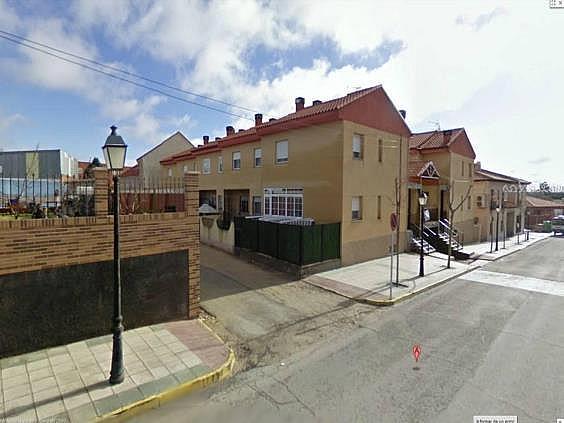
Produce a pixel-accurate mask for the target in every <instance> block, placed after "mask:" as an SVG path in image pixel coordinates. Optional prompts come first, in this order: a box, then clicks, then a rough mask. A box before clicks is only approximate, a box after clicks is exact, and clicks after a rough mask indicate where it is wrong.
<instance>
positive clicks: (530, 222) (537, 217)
mask: <svg viewBox="0 0 564 423" xmlns="http://www.w3.org/2000/svg"><path fill="white" fill-rule="evenodd" d="M561 214H564V203H557V202H556V201H552V200H547V199H544V198H538V197H532V196H530V195H529V196H528V197H527V216H526V220H525V226H526V227H527V228H529V229H535V228H536V227H537V226H538V225H542V223H543V222H544V221H545V220H551V219H552V218H553V217H554V216H559V215H561Z"/></svg>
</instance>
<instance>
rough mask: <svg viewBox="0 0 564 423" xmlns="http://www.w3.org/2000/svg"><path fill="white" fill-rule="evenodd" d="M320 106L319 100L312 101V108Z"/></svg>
mask: <svg viewBox="0 0 564 423" xmlns="http://www.w3.org/2000/svg"><path fill="white" fill-rule="evenodd" d="M320 104H321V100H313V104H312V105H313V106H319V105H320Z"/></svg>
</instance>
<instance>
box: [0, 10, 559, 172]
mask: <svg viewBox="0 0 564 423" xmlns="http://www.w3.org/2000/svg"><path fill="white" fill-rule="evenodd" d="M1 5H2V0H0V6H1ZM71 9H72V11H73V16H74V23H75V24H76V25H77V27H78V28H81V31H84V32H85V33H89V31H94V30H98V29H102V30H103V31H104V33H105V35H106V37H107V39H108V40H109V41H111V42H112V43H113V44H114V45H115V46H117V47H118V48H121V49H123V51H127V50H131V51H135V52H139V53H141V54H150V55H151V56H152V57H153V58H154V59H155V60H157V61H159V62H161V63H165V64H168V65H170V66H172V67H174V69H175V70H176V72H177V75H178V79H179V81H181V83H182V84H183V87H184V88H186V89H189V90H194V91H198V92H202V93H204V94H207V95H210V96H214V97H217V98H220V99H223V100H225V101H229V102H234V103H237V104H240V105H244V106H247V107H250V108H252V109H256V110H259V111H261V112H263V114H264V115H265V118H268V117H270V116H278V115H282V114H284V113H287V112H289V111H291V110H292V109H293V107H294V106H293V99H294V97H296V96H298V95H301V96H304V97H306V99H307V101H308V103H309V102H310V101H311V100H313V99H315V98H319V99H321V100H326V99H329V98H332V97H334V96H338V95H342V94H345V93H346V92H349V91H352V90H354V89H355V87H357V86H363V87H364V86H369V85H374V84H378V83H382V84H383V85H384V87H385V88H386V91H387V92H388V93H389V94H390V96H391V98H392V100H393V101H394V102H395V104H396V105H397V106H398V107H401V108H405V109H407V111H408V121H409V122H410V124H411V125H412V127H413V128H414V129H429V128H432V127H433V126H432V125H431V124H430V123H429V121H430V120H439V121H440V123H441V126H442V127H448V126H451V125H452V126H465V127H466V128H467V129H468V132H469V134H470V136H471V138H472V141H473V143H474V145H475V147H476V150H477V153H478V155H479V159H481V160H482V161H483V162H484V163H487V164H488V167H491V168H493V169H494V170H496V169H497V170H500V171H506V172H507V171H510V170H517V171H518V172H523V176H524V177H527V172H529V170H528V169H529V168H530V167H531V165H530V164H529V163H527V161H528V160H530V157H528V156H529V154H528V151H529V149H530V147H531V145H532V144H534V145H535V147H538V148H541V146H542V149H544V150H546V151H551V150H556V149H559V148H560V145H559V141H558V140H557V139H556V138H557V137H556V136H555V134H558V133H559V132H560V131H559V128H557V127H556V126H555V125H556V124H557V123H558V122H559V121H560V119H561V118H560V117H561V116H562V114H563V113H564V110H563V107H564V106H563V103H562V102H561V99H562V98H564V84H563V83H562V80H561V78H560V76H561V75H563V74H564V56H562V55H560V54H558V40H561V39H562V37H563V36H564V27H563V25H562V19H561V18H562V16H561V14H560V13H558V11H555V10H551V9H549V7H548V4H547V2H528V1H514V2H510V3H507V2H502V1H500V0H496V1H486V0H477V1H466V2H440V3H429V2H413V1H409V0H405V1H393V2H392V1H379V2H374V1H369V0H367V1H361V0H357V1H350V2H344V1H322V0H311V1H307V2H306V1H303V0H288V1H284V2H265V1H258V0H257V1H253V0H244V1H234V0H231V1H230V0H222V1H213V0H212V1H209V2H207V1H197V0H194V1H188V2H187V1H182V0H169V1H166V2H158V1H148V0H140V1H133V0H127V1H126V0H124V1H120V2H117V3H115V2H113V1H109V0H99V1H96V2H94V1H90V0H83V1H76V2H75V3H74V4H73V6H72V8H71ZM0 10H2V9H0ZM0 16H1V12H0ZM50 25H55V24H53V23H51V24H50ZM43 26H45V25H43ZM40 27H41V25H40ZM45 31H46V30H45V29H43V32H42V33H41V34H40V35H45ZM50 31H51V30H48V31H47V32H50ZM52 32H53V34H47V35H52V38H51V41H52V42H53V43H62V45H63V46H66V47H68V48H69V49H71V48H72V49H73V50H74V49H75V48H76V49H78V50H79V51H80V52H85V53H88V54H91V55H95V56H99V52H97V51H95V50H93V49H92V47H91V46H89V45H88V44H85V43H84V42H83V38H81V37H78V36H76V35H75V36H74V37H73V35H72V34H69V33H68V32H65V31H64V30H61V29H57V28H56V27H55V28H54V30H52ZM57 34H59V35H60V36H62V39H57V38H54V36H55V35H57ZM314 40H317V41H319V40H325V41H329V42H330V43H333V45H334V46H336V49H337V52H338V54H340V55H341V57H340V58H339V59H340V60H342V59H343V58H344V57H349V55H357V56H362V57H366V56H370V55H371V54H376V53H377V52H378V51H377V49H378V47H379V46H381V45H382V44H383V43H385V42H387V41H389V40H394V41H395V40H398V41H401V42H402V45H403V47H404V48H403V49H402V50H401V51H400V52H398V53H397V54H396V55H394V56H392V57H391V58H390V60H389V61H388V62H387V63H385V64H384V65H383V66H381V67H378V68H375V67H370V66H358V65H345V66H335V62H332V59H334V58H327V57H323V56H322V55H321V54H320V53H318V52H316V51H314V50H311V51H310V52H309V54H310V55H311V58H312V59H314V60H313V62H312V64H311V65H309V66H302V67H295V68H293V69H290V70H288V71H287V72H285V73H284V74H279V75H277V76H275V77H271V78H266V77H264V76H261V77H259V80H256V76H254V75H264V72H262V70H263V69H266V68H269V69H277V68H276V66H275V65H276V64H275V63H262V64H259V66H261V68H258V69H257V68H256V67H255V66H256V65H257V64H256V63H251V62H250V58H251V57H253V54H252V53H253V52H256V51H259V50H261V49H264V50H266V51H267V52H271V53H272V52H276V53H277V55H276V56H277V59H276V60H278V61H279V59H278V57H282V59H283V61H284V63H285V64H287V63H288V58H289V57H291V55H286V54H285V53H286V52H290V51H291V49H296V48H302V47H307V46H308V45H309V43H311V42H312V41H314ZM75 51H76V50H75ZM302 52H303V50H302ZM30 60H31V59H30ZM44 60H46V59H44ZM46 63H47V62H38V61H35V62H34V63H33V64H34V66H35V67H36V68H37V69H40V68H41V67H42V65H45V64H46ZM49 67H50V68H51V64H49ZM52 69H58V68H57V67H56V66H55V65H53V67H52ZM278 69H284V68H280V67H278ZM60 72H61V73H59V71H58V70H57V71H56V73H55V75H41V74H38V73H34V74H32V76H33V78H34V79H36V80H39V81H40V82H41V83H42V84H45V85H47V86H52V87H57V86H63V87H62V88H61V89H68V90H74V91H76V92H78V93H81V95H84V96H87V97H88V98H90V99H91V100H92V101H95V102H97V104H100V107H101V109H102V110H103V112H104V111H106V112H107V113H108V114H113V115H115V116H120V113H121V116H123V118H124V119H129V121H130V122H129V124H131V125H135V126H137V131H138V132H139V134H141V133H144V134H149V133H153V135H155V134H156V133H158V132H159V129H158V123H159V121H158V120H156V118H155V116H154V113H152V111H153V107H155V106H152V105H151V104H150V102H149V103H148V102H147V101H144V100H139V99H137V97H136V96H135V95H133V91H132V90H129V91H128V89H125V88H123V87H122V84H114V85H112V84H111V83H109V82H107V81H104V82H102V81H101V80H98V79H86V80H85V79H84V78H83V79H82V80H79V79H77V77H76V74H80V75H84V72H83V71H70V70H60ZM75 73H76V74H75ZM58 75H64V78H59V77H57V76H58ZM251 75H253V76H251ZM559 78H560V79H559ZM62 79H64V80H62ZM118 85H119V90H118V93H119V95H118V96H117V97H118V100H116V103H115V104H112V103H110V104H107V103H106V101H107V96H106V95H105V94H106V92H107V88H108V87H110V86H111V87H112V88H116V87H118ZM92 86H96V87H102V88H100V89H99V91H98V92H96V93H94V94H92V93H90V92H89V90H88V89H87V87H92ZM120 90H123V91H120ZM218 120H219V119H218ZM161 122H162V120H161ZM231 123H235V124H236V125H237V126H238V127H248V126H250V125H251V122H247V121H237V120H234V121H233V122H231ZM181 124H182V123H181V122H179V123H178V125H181ZM218 126H221V125H214V128H217V127H218ZM214 130H215V129H213V128H210V130H209V132H210V133H212V132H213V131H214ZM215 131H216V132H218V131H217V130H215ZM204 132H208V131H204ZM213 135H216V133H213ZM219 135H223V130H221V131H219ZM540 155H541V154H539V155H535V157H538V156H540ZM539 167H540V165H536V168H535V169H531V170H530V175H533V174H535V173H539V174H540V175H541V177H542V178H544V179H552V180H554V181H555V182H557V181H560V182H564V181H562V175H561V172H559V169H558V168H557V166H556V163H553V162H548V163H543V164H542V168H540V169H539Z"/></svg>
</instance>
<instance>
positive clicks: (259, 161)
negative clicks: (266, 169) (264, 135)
mask: <svg viewBox="0 0 564 423" xmlns="http://www.w3.org/2000/svg"><path fill="white" fill-rule="evenodd" d="M254 163H255V167H261V166H262V148H255V162H254Z"/></svg>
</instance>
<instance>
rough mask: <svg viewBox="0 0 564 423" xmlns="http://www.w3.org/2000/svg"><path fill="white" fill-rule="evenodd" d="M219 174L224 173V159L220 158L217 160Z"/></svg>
mask: <svg viewBox="0 0 564 423" xmlns="http://www.w3.org/2000/svg"><path fill="white" fill-rule="evenodd" d="M217 173H223V157H222V156H219V157H218V158H217Z"/></svg>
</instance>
